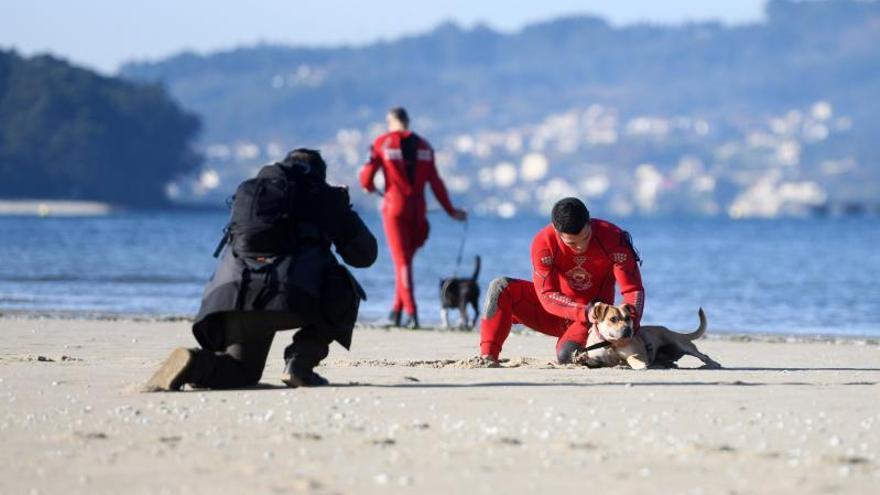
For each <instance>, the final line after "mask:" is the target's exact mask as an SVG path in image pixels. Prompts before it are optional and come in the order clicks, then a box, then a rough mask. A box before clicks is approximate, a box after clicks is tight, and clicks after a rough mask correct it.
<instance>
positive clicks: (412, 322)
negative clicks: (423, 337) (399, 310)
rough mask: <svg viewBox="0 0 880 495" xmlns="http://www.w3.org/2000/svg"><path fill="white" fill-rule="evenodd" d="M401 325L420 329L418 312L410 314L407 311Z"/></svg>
mask: <svg viewBox="0 0 880 495" xmlns="http://www.w3.org/2000/svg"><path fill="white" fill-rule="evenodd" d="M400 326H401V327H403V328H409V329H410V330H418V329H419V315H418V314H417V313H413V314H409V313H406V314H405V315H404V317H403V319H402V321H401V322H400Z"/></svg>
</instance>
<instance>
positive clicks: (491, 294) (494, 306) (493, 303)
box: [483, 277, 510, 320]
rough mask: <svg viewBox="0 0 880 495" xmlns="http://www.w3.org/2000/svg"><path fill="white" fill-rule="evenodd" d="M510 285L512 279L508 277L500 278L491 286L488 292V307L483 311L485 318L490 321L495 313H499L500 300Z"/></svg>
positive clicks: (493, 281)
mask: <svg viewBox="0 0 880 495" xmlns="http://www.w3.org/2000/svg"><path fill="white" fill-rule="evenodd" d="M509 284H510V279H509V278H507V277H498V278H496V279H494V280H492V282H491V283H490V284H489V290H488V291H486V307H485V308H484V309H483V314H484V315H485V316H484V318H486V319H487V320H488V319H491V318H492V317H493V316H495V312H496V311H498V299H499V298H500V297H501V293H502V292H504V289H506V288H507V286H508V285H509Z"/></svg>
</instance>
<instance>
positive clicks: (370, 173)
mask: <svg viewBox="0 0 880 495" xmlns="http://www.w3.org/2000/svg"><path fill="white" fill-rule="evenodd" d="M386 122H387V123H388V132H387V133H385V134H383V135H381V136H379V137H378V138H376V141H375V142H374V143H373V146H372V147H371V148H370V160H369V161H368V162H367V163H366V164H364V167H363V169H362V170H361V174H360V182H361V186H362V187H363V188H364V189H365V190H366V191H367V192H370V193H372V192H374V191H375V190H376V186H375V185H374V184H373V177H374V176H375V175H376V172H378V171H379V170H380V169H381V170H382V172H383V174H384V175H385V193H384V195H383V200H382V223H383V224H384V226H385V237H386V238H387V239H388V248H389V249H390V250H391V259H392V261H393V262H394V271H395V292H394V305H393V306H392V309H391V314H390V316H389V318H390V320H391V324H392V325H395V326H404V327H407V328H418V327H419V319H418V313H417V312H416V300H415V296H414V293H413V276H412V262H413V256H415V254H416V250H417V249H418V248H420V247H422V245H423V244H424V243H425V241H426V240H427V239H428V216H427V207H426V205H425V184H426V183H428V184H431V190H432V191H434V196H435V197H436V198H437V201H439V202H440V205H442V206H443V209H444V210H445V211H446V213H447V214H448V215H449V216H450V217H452V218H454V219H456V220H459V221H464V220H465V219H466V218H467V213H466V212H465V211H464V210H460V209H457V208H455V207H453V206H452V202H451V201H449V194H448V193H447V192H446V186H445V185H444V184H443V181H442V180H441V179H440V176H439V175H438V174H437V168H436V167H435V166H434V150H433V149H432V148H431V145H430V144H428V142H427V141H425V140H424V139H423V138H422V137H421V136H419V135H417V134H416V133H414V132H412V131H410V130H409V116H408V115H407V113H406V110H404V109H403V108H400V107H395V108H392V109H391V110H389V111H388V115H387V116H386ZM401 311H403V317H404V319H403V321H401Z"/></svg>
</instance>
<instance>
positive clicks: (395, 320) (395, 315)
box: [384, 309, 400, 327]
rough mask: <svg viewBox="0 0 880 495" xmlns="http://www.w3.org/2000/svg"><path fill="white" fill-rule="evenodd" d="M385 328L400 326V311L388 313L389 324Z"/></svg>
mask: <svg viewBox="0 0 880 495" xmlns="http://www.w3.org/2000/svg"><path fill="white" fill-rule="evenodd" d="M384 326H386V327H399V326H400V311H394V310H393V309H392V310H391V312H390V313H388V323H386V324H385V325H384Z"/></svg>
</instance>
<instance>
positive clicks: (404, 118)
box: [388, 107, 409, 126]
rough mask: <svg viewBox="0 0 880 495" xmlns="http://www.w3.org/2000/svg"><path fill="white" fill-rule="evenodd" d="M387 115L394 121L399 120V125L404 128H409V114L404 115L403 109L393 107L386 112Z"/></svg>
mask: <svg viewBox="0 0 880 495" xmlns="http://www.w3.org/2000/svg"><path fill="white" fill-rule="evenodd" d="M388 115H391V116H393V117H394V118H395V119H397V120H399V121H400V123H401V124H403V125H404V126H409V114H408V113H406V109H405V108H403V107H393V108H392V109H391V110H388Z"/></svg>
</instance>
